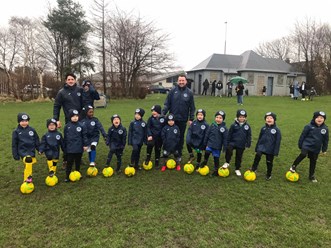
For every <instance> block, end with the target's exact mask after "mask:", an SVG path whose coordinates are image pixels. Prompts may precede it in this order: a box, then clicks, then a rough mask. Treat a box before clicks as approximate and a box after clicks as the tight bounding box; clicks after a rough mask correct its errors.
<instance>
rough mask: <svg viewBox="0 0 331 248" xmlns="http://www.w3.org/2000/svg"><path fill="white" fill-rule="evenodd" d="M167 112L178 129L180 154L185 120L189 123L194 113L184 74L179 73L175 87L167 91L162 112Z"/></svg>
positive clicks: (185, 124)
mask: <svg viewBox="0 0 331 248" xmlns="http://www.w3.org/2000/svg"><path fill="white" fill-rule="evenodd" d="M168 112H169V113H171V114H173V115H174V116H175V124H176V125H177V126H178V128H179V131H180V140H179V144H178V146H179V147H178V152H179V156H182V151H183V145H184V137H185V136H184V134H185V130H186V126H187V121H189V125H191V123H192V121H193V120H194V113H195V104H194V97H193V92H192V91H191V90H190V89H189V88H188V87H187V79H186V75H179V76H178V81H177V85H176V87H174V88H172V89H171V90H170V91H169V94H168V96H167V98H166V100H165V102H164V108H163V110H162V114H163V115H166V114H167V113H168Z"/></svg>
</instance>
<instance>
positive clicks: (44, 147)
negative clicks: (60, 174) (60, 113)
mask: <svg viewBox="0 0 331 248" xmlns="http://www.w3.org/2000/svg"><path fill="white" fill-rule="evenodd" d="M46 126H47V129H48V131H47V133H45V134H44V136H43V137H42V138H41V143H40V149H39V154H42V153H44V154H45V156H46V159H47V166H48V172H49V176H50V177H52V176H54V175H55V173H56V168H57V167H56V166H57V162H59V157H60V149H62V151H64V144H63V137H62V134H61V133H60V132H59V131H58V130H57V122H56V120H55V119H48V120H47V121H46Z"/></svg>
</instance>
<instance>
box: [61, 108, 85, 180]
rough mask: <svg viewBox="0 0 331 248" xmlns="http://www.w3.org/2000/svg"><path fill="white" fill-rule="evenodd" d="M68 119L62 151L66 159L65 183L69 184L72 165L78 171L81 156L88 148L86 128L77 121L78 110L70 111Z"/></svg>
mask: <svg viewBox="0 0 331 248" xmlns="http://www.w3.org/2000/svg"><path fill="white" fill-rule="evenodd" d="M69 118H70V122H68V123H67V124H66V125H65V127H64V150H65V153H66V157H67V166H66V179H65V180H64V181H65V182H70V180H69V175H70V173H71V169H72V166H73V164H75V170H76V171H80V164H81V159H82V155H83V152H84V151H86V150H87V147H88V139H87V130H86V127H85V126H84V125H83V124H82V123H81V122H79V121H78V120H79V112H78V110H76V109H70V110H69Z"/></svg>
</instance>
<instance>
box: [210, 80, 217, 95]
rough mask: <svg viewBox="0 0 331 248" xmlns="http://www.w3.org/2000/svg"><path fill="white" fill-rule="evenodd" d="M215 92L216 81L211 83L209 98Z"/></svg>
mask: <svg viewBox="0 0 331 248" xmlns="http://www.w3.org/2000/svg"><path fill="white" fill-rule="evenodd" d="M215 90H216V80H214V81H213V82H212V83H211V92H210V95H211V96H215Z"/></svg>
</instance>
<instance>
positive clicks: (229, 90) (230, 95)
mask: <svg viewBox="0 0 331 248" xmlns="http://www.w3.org/2000/svg"><path fill="white" fill-rule="evenodd" d="M226 85H227V87H228V97H232V83H231V82H230V81H228V82H227V84H226Z"/></svg>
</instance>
